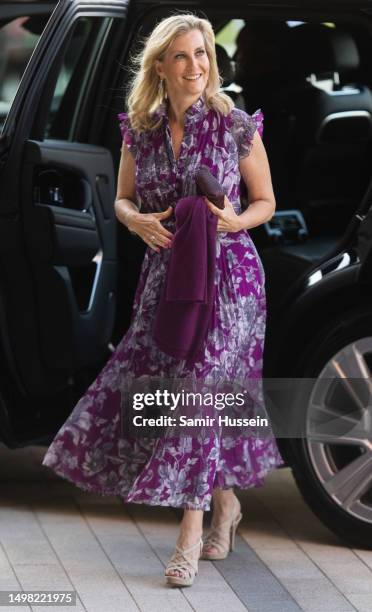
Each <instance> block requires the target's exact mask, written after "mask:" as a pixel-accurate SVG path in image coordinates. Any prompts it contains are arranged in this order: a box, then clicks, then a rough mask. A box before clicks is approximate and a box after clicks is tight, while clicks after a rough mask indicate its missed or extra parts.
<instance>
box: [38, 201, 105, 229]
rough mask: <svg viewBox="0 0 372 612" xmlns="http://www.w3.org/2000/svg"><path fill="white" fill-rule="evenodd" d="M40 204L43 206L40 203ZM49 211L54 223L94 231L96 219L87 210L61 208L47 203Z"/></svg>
mask: <svg viewBox="0 0 372 612" xmlns="http://www.w3.org/2000/svg"><path fill="white" fill-rule="evenodd" d="M41 206H45V204H42V205H41ZM48 208H49V210H50V211H51V214H52V218H53V222H54V225H64V226H67V227H76V228H81V229H87V230H92V231H96V229H97V226H96V220H95V218H94V217H93V215H92V214H91V213H90V212H88V211H81V210H73V209H72V208H61V206H52V205H50V204H49V205H48Z"/></svg>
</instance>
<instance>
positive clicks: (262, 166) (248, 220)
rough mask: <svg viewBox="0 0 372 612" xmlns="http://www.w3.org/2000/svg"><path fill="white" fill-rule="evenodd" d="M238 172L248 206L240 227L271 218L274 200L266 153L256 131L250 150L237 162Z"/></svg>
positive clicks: (274, 205) (256, 224) (246, 227)
mask: <svg viewBox="0 0 372 612" xmlns="http://www.w3.org/2000/svg"><path fill="white" fill-rule="evenodd" d="M239 169H240V173H241V175H242V177H243V180H244V182H245V184H246V185H247V190H248V202H249V207H248V208H247V210H245V211H244V212H243V213H242V214H241V215H239V220H240V221H241V229H249V228H250V227H257V226H258V225H261V223H265V222H266V221H269V219H271V218H272V216H273V214H274V212H275V207H276V202H275V196H274V191H273V185H272V181H271V173H270V167H269V162H268V159H267V154H266V150H265V147H264V145H263V142H262V140H261V137H260V135H259V133H258V131H256V133H255V135H254V138H253V146H252V149H251V152H250V154H249V155H247V156H246V157H243V158H242V159H241V160H240V162H239Z"/></svg>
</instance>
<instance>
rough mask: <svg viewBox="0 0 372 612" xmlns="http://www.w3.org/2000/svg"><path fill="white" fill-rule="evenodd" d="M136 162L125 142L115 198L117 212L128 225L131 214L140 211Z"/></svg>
mask: <svg viewBox="0 0 372 612" xmlns="http://www.w3.org/2000/svg"><path fill="white" fill-rule="evenodd" d="M135 173H136V162H135V161H134V157H133V155H132V154H131V153H130V151H129V149H128V147H127V146H126V145H125V144H124V143H123V146H122V149H121V157H120V165H119V174H118V185H117V191H116V198H115V204H114V206H115V214H116V217H117V219H118V221H120V223H123V225H126V226H127V227H129V226H128V222H129V219H130V217H131V215H132V214H133V212H134V214H136V213H138V212H139V210H138V206H137V202H136V185H135V176H136V174H135Z"/></svg>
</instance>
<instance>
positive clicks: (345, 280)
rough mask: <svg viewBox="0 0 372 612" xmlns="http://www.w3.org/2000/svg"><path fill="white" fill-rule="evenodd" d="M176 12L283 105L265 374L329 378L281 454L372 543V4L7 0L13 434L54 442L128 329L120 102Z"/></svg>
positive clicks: (237, 78)
mask: <svg viewBox="0 0 372 612" xmlns="http://www.w3.org/2000/svg"><path fill="white" fill-rule="evenodd" d="M175 10H178V11H185V10H187V11H190V10H191V11H193V12H196V13H197V14H199V15H200V16H206V17H208V19H209V20H210V21H211V22H212V24H213V27H214V30H215V32H216V42H217V54H218V61H219V67H220V73H221V76H222V78H223V83H222V87H223V89H224V90H225V91H226V92H228V93H229V94H230V95H231V96H232V97H233V98H234V100H235V103H236V105H237V106H240V107H241V108H243V109H245V110H247V112H250V113H252V112H253V111H255V110H256V109H257V108H259V107H260V108H261V109H262V110H263V112H264V115H265V122H264V126H265V127H264V136H263V138H264V144H265V146H266V149H267V152H268V156H269V161H270V166H271V170H272V176H273V183H274V190H275V194H276V199H277V210H276V214H275V215H274V217H273V218H272V219H271V221H270V222H269V223H267V224H264V225H262V226H260V227H259V228H254V229H252V230H250V234H251V236H252V238H253V240H254V241H255V244H256V246H257V249H258V251H259V254H260V257H261V259H262V262H263V264H264V268H265V274H266V292H267V300H268V320H267V329H266V345H265V358H264V375H265V379H266V378H267V379H269V378H273V379H309V380H311V381H312V384H311V389H310V392H309V395H308V396H307V400H306V401H303V402H300V403H299V402H296V403H294V404H293V405H291V404H290V403H289V404H288V405H287V406H285V408H284V409H283V410H282V414H281V418H282V420H283V423H285V422H287V420H290V419H291V418H293V415H295V418H296V419H297V421H298V422H300V423H302V426H303V431H304V434H305V435H301V436H299V437H287V438H286V439H285V438H284V437H278V442H279V444H280V449H281V452H282V455H283V457H284V458H285V460H286V462H287V464H288V465H290V466H291V468H292V470H293V473H294V476H295V478H296V481H297V483H298V486H299V488H300V490H301V492H302V494H303V496H304V498H305V499H306V501H307V502H308V503H309V505H310V507H311V508H312V509H313V511H314V512H315V513H316V514H317V515H318V516H319V517H320V519H321V520H322V521H323V522H324V523H325V524H326V525H327V526H328V527H329V528H330V529H332V530H333V531H335V532H336V533H337V534H339V535H340V536H341V537H343V538H345V539H346V540H347V541H349V542H351V543H352V544H355V545H358V546H367V547H368V546H369V547H371V546H372V433H371V409H370V407H369V396H370V390H371V371H372V295H371V281H372V270H371V266H372V256H371V255H370V251H369V243H370V233H369V229H368V228H369V226H370V225H371V219H370V217H369V216H368V215H367V212H368V210H369V208H370V206H371V203H372V200H371V198H372V189H371V186H370V183H371V179H372V164H371V163H370V162H371V159H372V157H371V148H372V94H371V91H372V0H363V1H362V0H323V2H318V1H317V0H313V1H310V0H301V1H300V0H297V1H296V0H275V2H274V1H273V0H259V1H258V0H232V1H231V2H229V3H224V2H220V0H215V1H214V2H209V0H205V2H203V1H202V0H200V1H199V0H193V1H192V2H190V3H188V2H187V1H186V0H185V1H182V2H181V1H180V2H177V1H175V0H172V1H169V2H168V1H166V0H160V1H159V0H157V1H156V2H155V1H153V0H61V1H60V2H59V3H57V4H56V3H55V2H48V1H47V0H46V1H27V2H23V1H22V0H18V1H15V0H13V1H12V0H11V1H9V2H6V3H3V4H1V5H0V125H1V130H2V131H1V135H0V355H1V361H0V437H1V439H2V441H3V443H5V444H6V445H7V446H8V447H11V448H15V447H19V446H24V445H26V444H48V443H49V442H50V441H51V439H52V438H53V435H54V434H55V433H56V431H57V430H58V428H59V427H60V426H61V424H62V423H63V422H64V421H65V419H66V418H67V416H68V415H69V414H70V412H71V409H72V407H73V406H74V404H75V403H76V402H77V400H78V399H79V397H80V396H81V395H82V393H83V392H84V391H85V389H86V388H87V386H88V385H89V384H90V382H92V380H93V379H94V378H95V377H96V375H97V374H98V372H99V371H100V369H101V368H102V367H103V365H104V363H105V362H106V361H107V359H108V357H109V356H110V354H111V352H112V351H113V350H114V348H115V345H116V343H117V342H118V340H119V339H120V338H121V337H122V335H123V334H124V333H125V331H126V330H127V328H128V325H129V321H130V314H131V309H132V303H133V298H134V292H135V288H136V284H137V279H138V275H139V270H140V266H141V262H142V258H143V255H144V250H145V247H146V245H144V243H143V242H142V241H141V240H140V239H139V238H138V237H136V236H134V235H132V234H130V233H129V232H128V231H127V230H126V229H125V228H124V227H123V226H122V225H120V224H119V223H118V222H117V220H116V217H115V214H114V207H113V203H114V199H115V189H116V172H117V169H118V164H119V157H120V147H121V135H120V130H119V125H118V119H117V113H119V112H122V111H123V110H124V108H123V99H124V94H125V85H126V82H127V79H128V74H129V73H128V59H129V56H130V53H131V51H133V50H135V49H137V48H138V46H139V45H141V41H143V37H144V36H146V35H147V34H148V33H149V32H150V31H151V30H152V28H153V27H154V25H155V23H156V22H157V21H159V20H160V19H161V18H163V17H165V16H167V15H169V14H171V13H174V11H175ZM242 31H243V34H242ZM244 32H248V36H246V37H244ZM270 62H271V64H270ZM245 196H246V194H245ZM242 201H243V205H245V206H246V205H247V199H246V197H243V200H242ZM361 230H362V231H361ZM361 237H362V238H363V240H362V239H361ZM360 245H363V249H361V248H360ZM357 383H358V384H357ZM330 423H336V424H337V428H336V431H335V432H334V433H331V432H330V431H329V424H330Z"/></svg>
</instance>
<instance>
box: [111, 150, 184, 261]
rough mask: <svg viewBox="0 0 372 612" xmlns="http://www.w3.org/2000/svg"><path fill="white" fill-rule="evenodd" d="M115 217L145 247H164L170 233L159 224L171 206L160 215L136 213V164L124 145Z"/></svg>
mask: <svg viewBox="0 0 372 612" xmlns="http://www.w3.org/2000/svg"><path fill="white" fill-rule="evenodd" d="M114 207H115V214H116V217H117V219H118V221H120V223H123V225H125V226H126V227H127V228H128V229H129V230H130V231H131V232H132V233H134V234H137V235H138V236H140V238H142V240H143V241H144V242H146V244H148V246H149V247H151V248H152V249H153V250H154V251H157V252H159V250H160V249H159V246H161V247H168V246H169V243H170V240H171V239H172V237H173V234H172V233H171V232H169V231H168V230H167V229H166V228H165V227H163V226H162V224H161V223H160V221H161V220H162V219H166V218H167V217H169V216H170V215H171V214H173V209H172V207H171V206H169V207H168V209H167V210H165V211H164V212H157V213H140V212H139V210H138V206H137V199H136V162H135V159H134V157H133V155H132V154H131V152H130V151H129V149H128V147H127V145H126V144H124V143H123V145H122V149H121V158H120V166H119V173H118V186H117V192H116V199H115V204H114Z"/></svg>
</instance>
